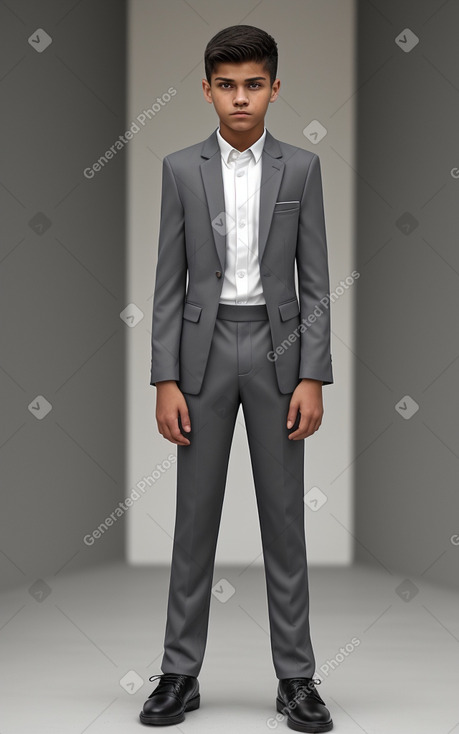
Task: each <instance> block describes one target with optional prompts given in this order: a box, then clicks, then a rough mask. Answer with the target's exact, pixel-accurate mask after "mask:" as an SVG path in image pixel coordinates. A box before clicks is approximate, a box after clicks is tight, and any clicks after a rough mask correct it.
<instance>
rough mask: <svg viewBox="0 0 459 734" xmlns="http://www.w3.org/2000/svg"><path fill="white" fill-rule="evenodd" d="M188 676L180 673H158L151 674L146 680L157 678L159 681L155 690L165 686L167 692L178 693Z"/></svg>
mask: <svg viewBox="0 0 459 734" xmlns="http://www.w3.org/2000/svg"><path fill="white" fill-rule="evenodd" d="M188 677H189V676H187V675H183V674H182V673H162V674H161V673H160V674H158V675H152V676H151V677H150V678H149V679H148V680H150V681H154V680H156V679H158V678H159V683H158V685H157V687H156V688H155V691H159V690H163V689H165V688H167V690H168V691H169V692H173V693H179V692H180V689H181V687H182V686H183V684H184V682H185V681H186V679H187V678H188Z"/></svg>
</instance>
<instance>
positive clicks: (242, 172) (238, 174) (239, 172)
mask: <svg viewBox="0 0 459 734" xmlns="http://www.w3.org/2000/svg"><path fill="white" fill-rule="evenodd" d="M244 175H245V171H238V172H237V173H236V176H244Z"/></svg>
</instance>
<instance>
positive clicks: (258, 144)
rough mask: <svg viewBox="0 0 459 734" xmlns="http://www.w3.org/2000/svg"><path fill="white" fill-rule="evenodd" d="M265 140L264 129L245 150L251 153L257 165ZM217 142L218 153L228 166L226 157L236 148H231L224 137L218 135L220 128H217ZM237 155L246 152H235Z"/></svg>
mask: <svg viewBox="0 0 459 734" xmlns="http://www.w3.org/2000/svg"><path fill="white" fill-rule="evenodd" d="M265 139H266V127H265V128H264V130H263V134H262V135H261V136H260V137H259V138H258V140H256V141H255V142H254V143H253V144H252V145H251V146H250V148H247V150H250V151H251V152H252V155H253V157H254V158H255V163H258V161H259V160H260V156H261V154H262V152H263V146H264V144H265ZM217 140H218V144H219V146H220V151H221V154H222V158H223V160H224V161H225V163H226V164H227V165H228V157H229V154H230V153H231V151H232V150H236V148H233V146H232V145H230V144H229V143H228V142H227V141H226V140H225V138H224V137H222V135H221V133H220V128H217ZM236 152H237V153H239V152H242V153H245V152H246V151H238V150H237V151H236Z"/></svg>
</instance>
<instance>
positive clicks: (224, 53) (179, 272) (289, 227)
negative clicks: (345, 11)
mask: <svg viewBox="0 0 459 734" xmlns="http://www.w3.org/2000/svg"><path fill="white" fill-rule="evenodd" d="M204 61H205V71H206V79H203V80H202V86H203V91H204V97H205V99H206V100H207V101H208V102H209V103H211V104H213V105H214V107H215V111H216V113H217V115H218V118H219V123H220V124H219V128H218V130H215V131H214V132H213V133H212V134H211V135H210V137H208V138H207V140H205V141H204V142H201V143H197V144H196V145H192V146H191V147H188V148H185V149H184V150H179V151H178V152H176V153H172V154H171V155H168V156H166V157H165V159H164V163H163V183H162V202H161V221H160V234H159V247H158V263H157V268H156V282H155V295H154V303H153V329H152V365H151V384H152V385H155V386H156V389H157V393H156V397H157V404H156V419H157V423H158V429H159V432H160V433H161V434H162V435H163V436H164V438H166V439H167V440H168V441H171V442H172V443H174V444H176V445H177V503H176V520H175V534H174V545H173V554H172V564H171V576H170V585H169V599H168V608H167V625H166V633H165V641H164V656H163V659H162V664H161V670H162V671H163V674H162V675H157V676H152V678H150V680H154V679H157V678H159V683H158V685H157V688H156V689H155V690H154V691H153V693H152V694H151V696H150V697H149V698H148V699H147V701H146V702H145V704H144V706H143V710H142V712H141V714H140V719H141V721H142V722H143V723H144V724H153V725H163V724H177V723H179V722H181V721H183V720H184V718H185V713H184V712H185V711H191V710H193V709H197V708H198V707H199V704H200V693H199V684H198V680H197V676H198V675H199V672H200V670H201V665H202V661H203V656H204V650H205V646H206V640H207V627H208V619H209V608H210V599H211V590H212V575H213V569H214V560H215V551H216V544H217V537H218V530H219V524H220V518H221V510H222V503H223V496H224V491H225V484H226V475H227V468H228V459H229V454H230V447H231V442H232V436H233V431H234V426H235V421H236V416H237V412H238V408H239V404H242V407H243V410H244V417H245V424H246V428H247V435H248V442H249V447H250V456H251V462H252V469H253V477H254V483H255V490H256V499H257V507H258V514H259V521H260V529H261V536H262V544H263V556H264V564H265V575H266V584H267V596H268V611H269V622H270V633H271V649H272V657H273V662H274V668H275V672H276V675H277V678H278V679H279V682H278V689H277V698H276V707H277V710H278V711H279V712H283V713H284V714H285V715H286V716H287V724H288V726H289V727H290V728H292V729H296V730H297V731H304V732H324V731H329V730H330V729H332V727H333V723H332V719H331V717H330V713H329V711H328V709H327V708H326V706H325V703H324V701H323V700H322V698H321V697H320V695H319V693H318V692H317V690H316V688H315V685H314V684H315V683H319V682H320V680H318V679H317V680H316V679H314V678H313V675H314V671H315V658H314V653H313V649H312V644H311V638H310V630H309V590H308V571H307V560H306V544H305V526H304V502H303V496H304V439H305V438H307V437H308V436H311V435H312V434H313V433H315V432H316V431H317V429H318V428H319V426H320V424H321V421H322V415H323V405H322V385H329V384H331V383H332V382H333V376H332V366H331V355H330V313H329V309H328V307H327V305H326V304H328V300H327V297H328V293H329V275H328V262H327V244H326V235H325V222H324V211H323V200H322V182H321V172H320V162H319V158H318V156H317V155H316V154H314V153H311V152H309V151H307V150H303V149H301V148H297V147H295V146H293V145H289V144H287V143H283V142H280V141H279V140H276V139H275V138H274V137H273V136H272V135H271V134H270V133H269V132H268V130H266V128H265V124H264V118H265V114H266V111H267V108H268V104H269V103H270V102H274V101H275V100H276V99H277V96H278V94H279V87H280V81H279V79H277V78H276V73H277V45H276V42H275V41H274V39H273V38H272V37H271V36H270V35H268V34H267V33H266V32H265V31H262V30H260V29H259V28H254V27H253V26H246V25H237V26H232V27H230V28H225V29H224V30H222V31H220V32H219V33H217V35H216V36H214V38H212V39H211V41H210V42H209V43H208V45H207V48H206V51H205V57H204ZM295 261H296V267H297V272H298V292H299V295H298V297H297V294H296V290H295V279H294V271H295ZM187 275H188V284H187V282H186V278H187Z"/></svg>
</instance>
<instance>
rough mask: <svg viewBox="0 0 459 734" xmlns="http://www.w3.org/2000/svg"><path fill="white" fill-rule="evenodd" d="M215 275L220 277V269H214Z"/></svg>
mask: <svg viewBox="0 0 459 734" xmlns="http://www.w3.org/2000/svg"><path fill="white" fill-rule="evenodd" d="M215 275H216V276H217V278H221V277H222V274H221V271H220V270H216V271H215Z"/></svg>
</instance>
